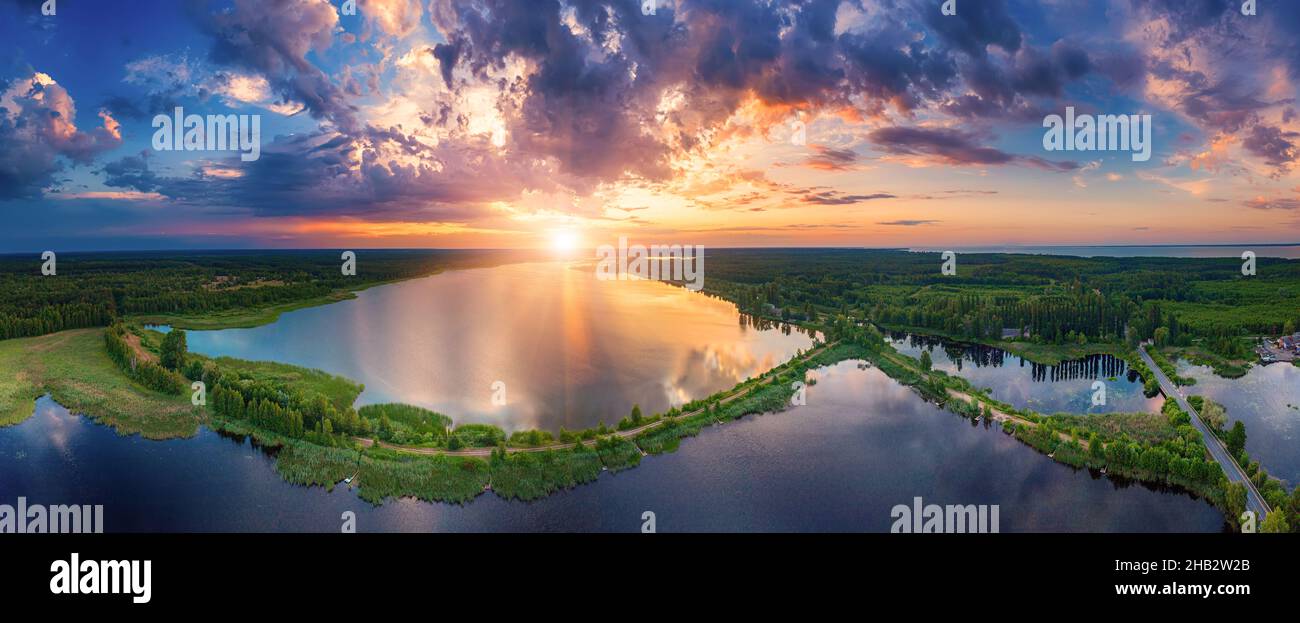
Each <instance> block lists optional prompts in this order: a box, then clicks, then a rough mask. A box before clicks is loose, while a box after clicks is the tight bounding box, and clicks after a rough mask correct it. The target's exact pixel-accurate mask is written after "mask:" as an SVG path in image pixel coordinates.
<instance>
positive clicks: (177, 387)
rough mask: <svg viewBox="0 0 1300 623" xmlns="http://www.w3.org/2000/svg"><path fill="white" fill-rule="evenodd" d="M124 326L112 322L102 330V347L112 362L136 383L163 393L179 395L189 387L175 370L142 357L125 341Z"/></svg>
mask: <svg viewBox="0 0 1300 623" xmlns="http://www.w3.org/2000/svg"><path fill="white" fill-rule="evenodd" d="M126 336H127V332H126V327H125V326H123V325H122V324H121V323H114V324H113V325H112V326H110V327H109V328H108V329H107V330H105V331H104V347H105V349H106V350H107V351H108V356H109V357H110V358H112V359H113V362H114V363H116V364H117V365H118V367H119V368H121V369H122V371H123V372H125V373H126V375H127V376H129V377H131V378H132V379H133V380H135V381H136V382H137V383H140V384H141V385H144V386H145V387H148V388H149V389H152V390H154V391H159V392H162V393H164V394H172V395H180V394H183V393H185V390H186V389H188V388H189V383H187V382H186V381H185V378H184V377H182V376H181V375H180V374H177V373H176V372H175V371H172V370H168V369H166V368H164V367H163V366H160V365H158V364H157V363H155V362H153V361H150V360H148V359H147V358H145V357H142V356H141V355H140V354H138V353H137V352H136V351H135V350H134V349H132V348H131V345H130V344H128V343H127V341H126V340H127V338H126Z"/></svg>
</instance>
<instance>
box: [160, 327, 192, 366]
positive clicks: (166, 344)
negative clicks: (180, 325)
mask: <svg viewBox="0 0 1300 623" xmlns="http://www.w3.org/2000/svg"><path fill="white" fill-rule="evenodd" d="M160 350H161V357H160V359H161V363H162V365H163V367H164V368H167V369H168V370H180V369H182V368H184V367H185V355H186V354H187V353H188V351H189V348H188V347H187V346H186V345H185V332H184V331H182V330H180V329H173V330H171V331H170V332H168V333H167V335H165V336H163V340H162V348H161V349H160Z"/></svg>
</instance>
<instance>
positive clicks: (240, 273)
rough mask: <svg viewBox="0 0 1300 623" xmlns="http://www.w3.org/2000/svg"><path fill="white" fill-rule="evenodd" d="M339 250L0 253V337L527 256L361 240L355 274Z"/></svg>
mask: <svg viewBox="0 0 1300 623" xmlns="http://www.w3.org/2000/svg"><path fill="white" fill-rule="evenodd" d="M340 254H341V252H340V251H258V252H248V251H223V252H217V251H206V252H188V253H186V252H148V253H144V252H141V253H67V254H60V255H59V256H58V263H57V274H55V275H50V276H45V275H42V274H41V263H42V262H41V259H40V257H39V256H36V255H31V256H18V255H6V256H0V339H10V338H16V337H30V336H36V335H44V334H47V333H54V332H56V331H62V330H65V329H77V328H86V327H105V326H108V325H109V324H111V323H112V322H113V320H114V319H115V318H120V317H124V316H130V315H149V314H203V313H208V312H215V311H223V310H232V309H244V308H254V307H263V306H269V305H277V304H286V303H294V302H299V301H307V300H311V299H317V298H320V297H323V296H326V295H329V294H331V293H333V292H337V291H340V290H347V289H350V288H357V287H360V286H363V285H366V284H370V283H378V282H384V281H392V280H399V279H407V278H411V277H418V276H421V275H427V274H431V273H434V272H437V271H439V270H444V269H450V268H466V267H474V266H487V265H493V264H499V263H505V262H509V261H516V260H519V259H526V258H527V257H529V256H528V255H527V254H525V253H522V252H510V251H461V250H418V251H417V250H364V251H360V252H358V254H357V263H356V276H344V275H343V273H342V270H341V267H342V260H341V259H340Z"/></svg>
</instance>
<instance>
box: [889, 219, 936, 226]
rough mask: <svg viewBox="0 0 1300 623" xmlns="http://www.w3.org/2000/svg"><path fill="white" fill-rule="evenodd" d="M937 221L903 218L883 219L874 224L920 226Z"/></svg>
mask: <svg viewBox="0 0 1300 623" xmlns="http://www.w3.org/2000/svg"><path fill="white" fill-rule="evenodd" d="M938 222H939V221H932V220H909V219H904V220H897V221H884V222H880V223H876V224H877V225H895V226H898V227H918V226H921V225H934V224H935V223H938Z"/></svg>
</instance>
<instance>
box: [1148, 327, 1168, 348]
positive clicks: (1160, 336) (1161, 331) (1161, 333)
mask: <svg viewBox="0 0 1300 623" xmlns="http://www.w3.org/2000/svg"><path fill="white" fill-rule="evenodd" d="M1152 339H1154V340H1155V342H1156V347H1161V346H1164V345H1166V344H1168V343H1169V329H1166V328H1164V327H1159V328H1157V329H1156V332H1155V334H1154V336H1153V338H1152Z"/></svg>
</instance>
